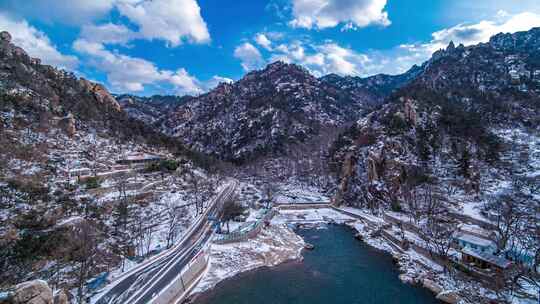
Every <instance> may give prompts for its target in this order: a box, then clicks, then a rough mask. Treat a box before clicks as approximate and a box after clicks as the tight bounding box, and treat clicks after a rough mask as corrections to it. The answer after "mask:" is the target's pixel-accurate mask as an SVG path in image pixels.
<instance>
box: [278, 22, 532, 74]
mask: <svg viewBox="0 0 540 304" xmlns="http://www.w3.org/2000/svg"><path fill="white" fill-rule="evenodd" d="M536 26H540V14H535V13H530V12H526V13H520V14H516V15H511V14H502V13H498V14H497V15H496V16H495V17H494V18H493V19H491V20H483V21H480V22H478V23H473V24H459V25H456V26H453V27H450V28H446V29H442V30H440V31H437V32H434V33H433V34H432V39H431V40H430V41H429V42H425V43H414V44H403V45H399V46H396V47H394V48H391V49H387V50H369V51H367V52H365V53H360V52H357V51H355V50H353V49H351V48H348V47H344V46H340V45H338V44H337V43H335V42H324V43H322V44H313V43H310V42H305V41H299V40H295V41H291V42H289V43H288V44H284V43H283V44H280V45H278V46H276V47H274V49H273V52H272V54H271V57H270V61H275V60H283V61H286V62H294V63H298V64H301V65H304V66H306V67H307V68H308V69H309V70H310V71H311V72H312V73H313V74H314V75H316V76H321V75H325V74H328V73H336V74H340V75H358V76H369V75H374V74H378V73H386V74H398V73H403V72H405V71H407V70H408V69H410V68H411V67H412V66H413V65H414V64H421V63H423V62H424V61H426V60H427V59H429V58H430V57H431V55H432V54H433V52H435V51H437V50H439V49H441V48H446V46H447V45H448V43H449V42H450V41H454V43H456V45H457V44H459V43H463V44H464V45H473V44H477V43H480V42H487V41H489V38H490V37H491V36H493V35H495V34H497V33H500V32H503V33H513V32H516V31H525V30H529V29H531V28H532V27H536Z"/></svg>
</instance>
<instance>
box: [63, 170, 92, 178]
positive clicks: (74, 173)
mask: <svg viewBox="0 0 540 304" xmlns="http://www.w3.org/2000/svg"><path fill="white" fill-rule="evenodd" d="M91 173H92V172H91V170H90V169H89V168H78V169H72V170H68V171H67V175H68V177H77V178H80V177H81V176H87V175H90V174H91Z"/></svg>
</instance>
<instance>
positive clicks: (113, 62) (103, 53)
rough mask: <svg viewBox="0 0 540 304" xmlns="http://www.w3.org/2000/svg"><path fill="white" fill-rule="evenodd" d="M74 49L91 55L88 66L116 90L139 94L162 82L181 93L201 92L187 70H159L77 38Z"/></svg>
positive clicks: (151, 64)
mask: <svg viewBox="0 0 540 304" xmlns="http://www.w3.org/2000/svg"><path fill="white" fill-rule="evenodd" d="M73 48H74V49H75V50H76V51H77V52H79V53H81V54H82V55H85V56H88V60H89V63H90V64H91V65H93V66H94V67H96V68H97V69H98V70H100V71H103V72H105V73H106V74H107V81H108V82H109V84H110V85H111V86H112V88H113V89H114V90H118V91H122V92H125V91H128V92H140V91H143V90H144V89H145V86H146V85H156V84H159V83H164V84H169V85H172V86H173V88H174V90H175V91H176V92H177V93H178V94H198V93H201V92H202V89H201V87H200V84H199V81H198V80H197V79H196V78H195V77H193V76H191V75H189V74H188V72H187V71H186V70H185V69H182V68H181V69H178V70H177V71H176V72H173V71H169V70H160V69H158V68H157V67H156V66H155V65H154V64H153V63H152V62H150V61H147V60H144V59H141V58H135V57H131V56H127V55H123V54H119V53H117V52H112V51H109V50H107V49H106V48H105V46H104V45H103V44H101V43H97V42H91V41H87V40H83V39H78V40H76V41H75V42H74V43H73Z"/></svg>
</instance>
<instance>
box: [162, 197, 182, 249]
mask: <svg viewBox="0 0 540 304" xmlns="http://www.w3.org/2000/svg"><path fill="white" fill-rule="evenodd" d="M165 208H166V212H167V248H170V247H171V246H172V245H173V244H174V242H175V241H176V239H177V238H178V234H179V230H180V227H181V226H182V220H183V219H184V218H185V217H186V216H187V211H186V209H185V206H179V204H178V202H175V201H174V200H172V199H171V198H168V199H166V201H165Z"/></svg>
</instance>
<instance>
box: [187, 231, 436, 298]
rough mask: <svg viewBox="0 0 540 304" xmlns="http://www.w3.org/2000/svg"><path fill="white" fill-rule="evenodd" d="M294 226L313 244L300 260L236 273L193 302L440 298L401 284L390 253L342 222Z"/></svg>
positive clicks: (423, 290) (298, 232)
mask: <svg viewBox="0 0 540 304" xmlns="http://www.w3.org/2000/svg"><path fill="white" fill-rule="evenodd" d="M301 226H302V227H306V226H309V227H310V228H298V229H295V232H296V233H297V234H298V235H300V236H301V237H302V238H303V239H304V240H305V241H306V242H309V243H310V244H313V245H314V247H315V248H314V250H306V251H303V253H302V255H303V260H302V262H291V263H283V264H280V265H277V266H275V267H272V268H268V267H263V268H259V269H257V270H255V271H249V272H245V273H241V274H239V275H237V276H235V277H233V278H230V279H227V280H225V281H224V282H222V283H220V284H219V285H218V287H217V288H214V289H212V290H209V291H208V292H205V293H203V294H201V295H200V296H199V297H198V298H197V300H196V302H195V303H196V304H251V303H259V304H276V303H295V304H328V303H334V304H350V303H358V302H359V301H361V302H362V303H363V304H379V303H385V304H418V303H422V304H440V302H439V301H437V300H436V299H435V297H434V296H433V295H432V294H431V293H430V292H429V291H427V290H425V289H423V288H420V287H416V286H411V285H408V284H404V283H403V282H401V281H400V280H399V279H398V275H399V272H398V269H397V267H396V266H395V265H394V263H393V262H392V257H391V256H390V255H388V254H381V252H380V251H379V250H377V249H375V248H373V247H371V246H369V245H367V244H366V243H364V242H359V241H357V240H355V239H354V238H353V235H354V234H353V233H352V231H351V230H350V228H348V227H346V226H344V225H329V224H326V223H321V224H319V225H317V226H314V225H303V224H302V225H301Z"/></svg>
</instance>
